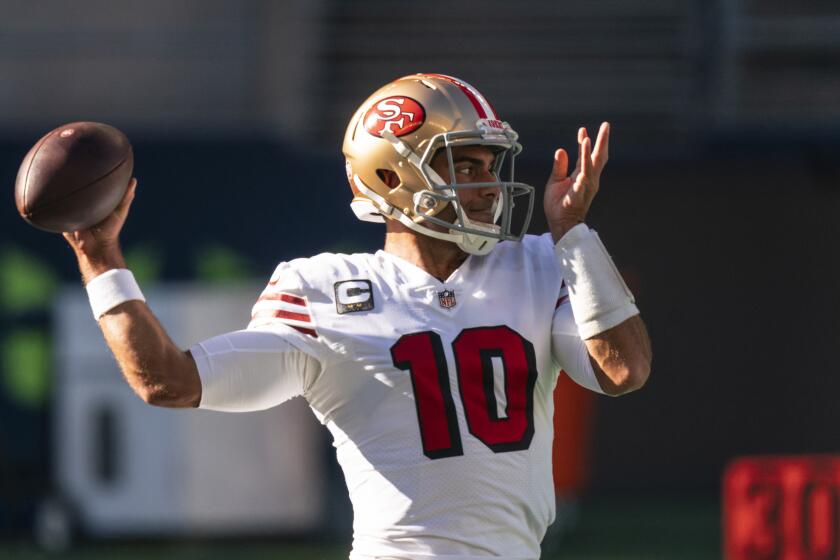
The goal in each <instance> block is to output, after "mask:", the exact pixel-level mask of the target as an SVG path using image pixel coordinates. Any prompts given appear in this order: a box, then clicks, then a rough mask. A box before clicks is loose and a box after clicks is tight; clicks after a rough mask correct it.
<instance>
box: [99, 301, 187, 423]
mask: <svg viewBox="0 0 840 560" xmlns="http://www.w3.org/2000/svg"><path fill="white" fill-rule="evenodd" d="M99 326H100V328H101V329H102V333H103V334H104V335H105V341H106V342H107V343H108V346H109V347H110V349H111V351H112V352H113V353H114V357H115V358H116V360H117V363H118V364H119V366H120V369H122V372H123V375H124V376H125V379H126V381H127V382H128V384H129V385H130V386H131V388H132V389H133V390H134V392H135V393H137V395H138V396H140V397H141V398H142V399H143V400H144V401H146V402H147V403H149V404H153V405H157V406H167V407H195V406H198V403H199V401H200V400H201V381H200V378H199V376H198V368H197V367H196V365H195V361H194V360H193V359H192V356H191V355H190V354H189V353H188V352H184V351H182V350H181V349H180V348H178V347H177V346H176V345H175V343H174V342H173V341H172V339H171V338H170V337H169V335H168V334H167V333H166V331H165V330H164V329H163V327H162V326H161V325H160V323H159V322H158V320H157V318H156V317H155V316H154V314H153V313H152V311H151V310H150V309H149V307H148V306H147V305H146V303H145V302H142V301H127V302H125V303H123V304H120V305H118V306H117V307H115V308H114V309H112V310H111V311H109V312H107V313H105V314H104V315H103V316H102V317H101V318H100V319H99Z"/></svg>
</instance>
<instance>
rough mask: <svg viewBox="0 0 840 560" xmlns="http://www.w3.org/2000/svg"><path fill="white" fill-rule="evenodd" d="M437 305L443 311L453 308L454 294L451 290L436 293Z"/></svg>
mask: <svg viewBox="0 0 840 560" xmlns="http://www.w3.org/2000/svg"><path fill="white" fill-rule="evenodd" d="M438 303H440V306H441V307H443V308H444V309H449V308H450V307H455V292H454V291H452V290H443V291H442V292H438Z"/></svg>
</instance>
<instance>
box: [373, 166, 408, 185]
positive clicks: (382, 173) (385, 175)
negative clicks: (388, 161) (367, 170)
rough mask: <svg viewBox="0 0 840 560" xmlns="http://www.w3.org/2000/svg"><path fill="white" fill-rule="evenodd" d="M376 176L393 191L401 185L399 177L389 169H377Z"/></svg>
mask: <svg viewBox="0 0 840 560" xmlns="http://www.w3.org/2000/svg"><path fill="white" fill-rule="evenodd" d="M376 176H377V177H379V179H380V180H381V181H382V182H383V183H385V184H386V185H388V188H390V189H395V188H397V187H399V186H400V185H401V184H402V181H400V176H399V175H397V174H396V173H395V172H394V171H392V170H390V169H377V170H376Z"/></svg>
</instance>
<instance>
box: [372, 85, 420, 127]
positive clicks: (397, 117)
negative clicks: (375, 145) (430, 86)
mask: <svg viewBox="0 0 840 560" xmlns="http://www.w3.org/2000/svg"><path fill="white" fill-rule="evenodd" d="M424 122H426V111H425V110H424V109H423V106H422V105H420V103H418V102H417V101H415V100H414V99H412V98H410V97H405V96H403V95H395V96H393V97H386V98H385V99H380V100H379V101H377V102H376V103H374V104H373V105H372V106H371V108H370V109H368V111H367V113H365V119H364V123H365V130H367V131H368V132H370V133H371V134H373V135H374V136H382V132H383V131H386V130H387V131H388V132H392V133H393V134H394V136H405V135H406V134H410V133H411V132H414V131H415V130H417V129H418V128H420V126H421V125H422V124H423V123H424Z"/></svg>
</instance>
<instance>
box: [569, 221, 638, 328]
mask: <svg viewBox="0 0 840 560" xmlns="http://www.w3.org/2000/svg"><path fill="white" fill-rule="evenodd" d="M554 254H555V255H556V256H557V263H558V264H559V265H560V270H561V272H562V275H563V278H564V280H565V281H566V285H567V286H568V287H569V303H570V304H571V305H572V313H573V314H574V316H575V323H576V324H577V326H578V332H579V333H580V336H581V338H584V339H586V338H591V337H593V336H595V335H596V334H598V333H602V332H604V331H605V330H607V329H610V328H612V327H614V326H616V325H618V324H619V323H621V322H623V321H626V320H627V319H629V318H630V317H632V316H633V315H638V314H639V310H638V308H637V307H636V304H635V300H634V299H633V294H632V293H630V290H629V289H628V288H627V284H625V283H624V279H623V278H622V277H621V274H620V273H619V272H618V269H617V268H616V267H615V264H614V263H613V260H612V258H610V255H609V253H607V250H606V248H604V244H603V243H601V239H600V238H599V237H598V234H597V233H595V231H594V230H590V229H589V228H588V227H587V226H586V224H578V225H576V226H575V227H573V228H572V229H570V230H569V231H567V232H566V234H565V235H564V236H563V237H562V238H561V239H560V241H558V242H557V244H556V245H555V246H554Z"/></svg>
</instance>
